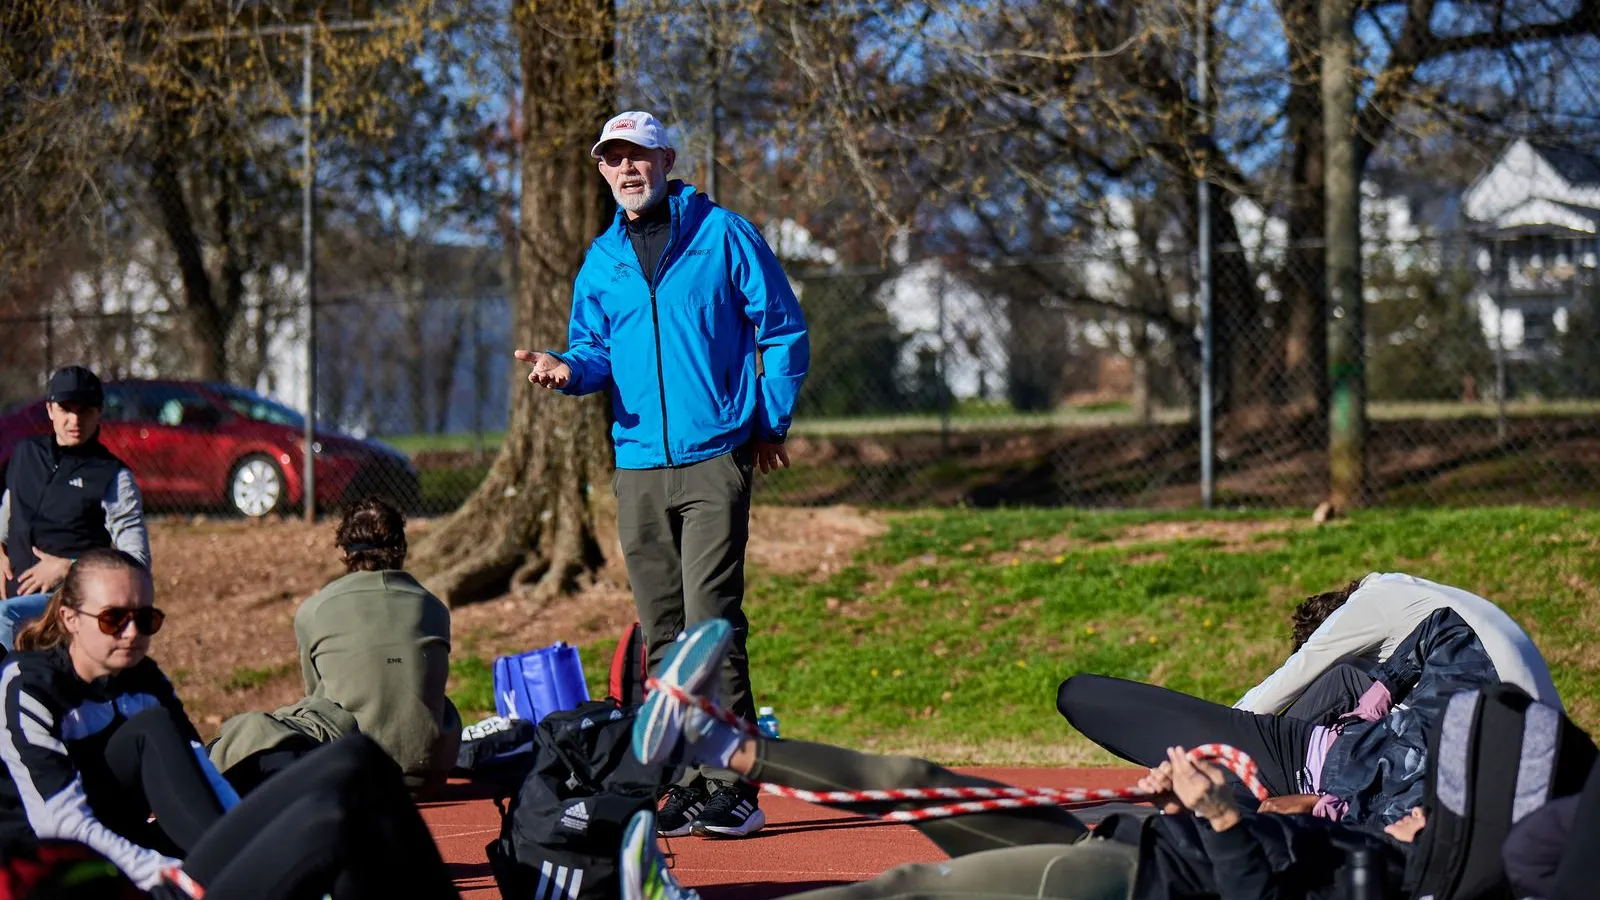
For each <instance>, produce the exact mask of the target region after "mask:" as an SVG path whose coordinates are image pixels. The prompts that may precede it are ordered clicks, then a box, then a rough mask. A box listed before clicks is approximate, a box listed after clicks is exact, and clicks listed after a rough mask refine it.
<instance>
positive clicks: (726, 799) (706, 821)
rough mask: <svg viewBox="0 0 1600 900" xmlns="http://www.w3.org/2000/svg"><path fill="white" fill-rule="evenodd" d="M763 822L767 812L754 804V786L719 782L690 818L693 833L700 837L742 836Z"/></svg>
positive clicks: (760, 825) (764, 822)
mask: <svg viewBox="0 0 1600 900" xmlns="http://www.w3.org/2000/svg"><path fill="white" fill-rule="evenodd" d="M766 824H767V814H766V813H764V812H762V811H761V807H759V806H757V805H756V788H755V785H750V784H744V783H743V782H740V783H737V784H729V785H723V786H721V787H718V788H717V791H716V793H714V794H712V795H711V799H710V800H708V801H707V802H706V808H705V809H703V810H701V811H700V815H699V816H698V817H696V818H695V820H694V833H695V834H698V835H700V836H701V837H744V836H745V835H748V834H755V833H756V832H758V831H760V830H761V828H762V826H764V825H766Z"/></svg>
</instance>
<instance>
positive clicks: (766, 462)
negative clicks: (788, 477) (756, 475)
mask: <svg viewBox="0 0 1600 900" xmlns="http://www.w3.org/2000/svg"><path fill="white" fill-rule="evenodd" d="M753 449H754V450H755V457H756V459H755V463H756V468H758V469H760V470H761V474H763V475H765V474H767V473H768V472H776V471H778V467H779V466H782V467H783V468H785V469H787V468H789V451H788V450H785V449H784V448H783V445H782V444H769V443H767V442H766V441H763V440H761V439H760V438H756V441H755V444H754V447H753Z"/></svg>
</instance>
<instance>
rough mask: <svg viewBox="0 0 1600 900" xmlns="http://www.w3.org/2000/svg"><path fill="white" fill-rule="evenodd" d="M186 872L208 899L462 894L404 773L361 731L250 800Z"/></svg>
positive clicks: (198, 848) (205, 842) (211, 836)
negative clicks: (423, 818) (451, 875)
mask: <svg viewBox="0 0 1600 900" xmlns="http://www.w3.org/2000/svg"><path fill="white" fill-rule="evenodd" d="M184 871H186V872H187V873H188V874H189V875H191V876H193V877H194V878H195V880H197V881H199V882H200V883H201V884H202V885H204V886H205V888H206V896H207V897H208V898H211V900H301V898H310V900H316V898H320V897H322V896H323V895H325V894H332V895H333V896H335V897H338V898H339V900H364V898H374V900H392V898H394V897H408V898H409V897H415V898H420V900H434V898H449V897H459V895H458V894H457V893H456V890H455V887H454V885H453V884H452V883H451V880H450V876H449V873H448V872H447V871H446V869H445V865H444V860H443V859H441V858H440V856H439V848H438V846H437V845H436V844H435V843H434V842H433V837H432V835H430V834H429V833H428V828H427V825H425V824H424V823H423V821H422V816H421V815H419V814H418V813H417V808H416V806H415V805H413V804H412V802H411V798H410V795H409V794H407V793H406V789H405V783H404V781H403V777H402V775H401V772H400V767H399V766H398V765H397V764H396V763H395V762H394V760H392V759H390V757H389V755H388V754H387V753H385V752H384V751H383V748H382V747H380V746H378V744H377V743H376V742H374V741H373V740H372V739H371V738H369V737H366V736H365V735H360V734H356V735H351V736H349V737H346V738H342V739H340V740H338V741H335V742H333V743H331V744H327V745H325V746H323V747H321V748H319V749H317V750H315V751H313V752H312V753H311V754H309V755H308V756H306V757H305V758H304V759H302V760H300V761H299V762H298V763H296V764H294V765H293V766H291V767H289V768H288V769H285V770H284V771H283V772H281V773H279V774H278V775H277V776H276V777H274V778H272V779H269V780H268V781H267V782H265V783H264V784H262V785H261V786H260V787H259V788H257V789H256V790H255V791H253V792H252V793H251V794H250V795H249V796H248V797H246V798H244V800H243V801H242V802H241V803H240V804H239V805H238V806H237V807H235V808H233V809H232V810H229V812H228V814H227V815H225V816H223V817H222V819H221V820H220V821H219V822H217V824H216V825H215V826H214V827H213V828H212V829H211V830H210V831H208V832H206V834H205V835H204V836H203V837H201V839H200V842H199V843H198V844H196V845H195V847H194V848H193V850H192V851H191V852H190V853H189V855H188V857H187V858H186V859H185V860H184Z"/></svg>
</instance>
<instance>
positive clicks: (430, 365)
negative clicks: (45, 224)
mask: <svg viewBox="0 0 1600 900" xmlns="http://www.w3.org/2000/svg"><path fill="white" fill-rule="evenodd" d="M1551 199H1553V198H1551ZM1502 205H1503V206H1508V207H1511V208H1512V209H1513V211H1514V209H1515V206H1514V205H1513V204H1511V203H1510V202H1509V201H1507V202H1505V203H1503V204H1502ZM1524 205H1525V204H1524ZM1368 209H1369V220H1370V221H1369V223H1368V225H1369V227H1368V232H1369V233H1368V246H1367V248H1366V254H1365V279H1366V300H1367V322H1366V330H1367V340H1366V365H1367V380H1368V395H1369V405H1368V415H1369V417H1370V419H1371V422H1372V425H1371V440H1370V445H1369V459H1370V465H1371V469H1372V472H1373V480H1374V491H1375V499H1376V500H1377V501H1378V502H1380V503H1391V504H1482V503H1523V502H1535V503H1538V502H1549V503H1580V504H1588V503H1594V502H1597V500H1600V322H1597V319H1596V315H1595V313H1596V305H1595V303H1596V297H1597V291H1600V285H1597V274H1596V273H1597V268H1596V253H1597V251H1600V244H1597V241H1596V238H1595V237H1594V236H1593V235H1592V234H1589V233H1585V232H1582V231H1577V230H1574V229H1571V228H1563V227H1560V223H1553V224H1552V223H1529V222H1526V221H1519V220H1517V219H1516V217H1515V216H1511V215H1509V214H1505V213H1501V214H1500V217H1499V218H1498V219H1489V220H1486V221H1482V222H1473V221H1470V220H1463V221H1459V222H1456V223H1453V225H1452V227H1451V228H1450V229H1449V230H1441V231H1436V232H1432V233H1422V231H1421V229H1419V228H1417V227H1416V226H1415V225H1414V224H1412V223H1411V220H1410V219H1409V218H1408V217H1407V213H1406V205H1405V201H1403V200H1399V199H1385V198H1382V197H1371V198H1369V202H1368ZM1385 214H1386V215H1387V216H1388V219H1387V221H1386V220H1385V218H1384V215H1385ZM1595 215H1596V216H1597V217H1600V211H1597V212H1596V214H1595ZM1241 217H1242V216H1241ZM1396 218H1399V219H1401V220H1402V225H1401V226H1395V225H1394V224H1393V222H1394V219H1396ZM1382 229H1389V232H1387V233H1386V232H1385V231H1383V230H1382ZM1273 231H1274V228H1273V223H1272V221H1271V219H1270V217H1262V218H1261V220H1260V222H1259V227H1258V229H1257V230H1256V232H1255V233H1254V234H1253V235H1252V234H1246V235H1244V236H1243V240H1241V242H1240V243H1239V245H1237V246H1232V247H1221V248H1219V249H1218V262H1217V265H1216V269H1217V271H1218V272H1219V273H1235V274H1236V275H1238V276H1242V277H1246V278H1247V281H1246V282H1244V284H1245V286H1246V287H1248V288H1249V289H1250V293H1251V295H1252V297H1253V298H1255V301H1256V305H1255V307H1254V309H1253V312H1252V314H1251V315H1249V316H1247V317H1242V318H1241V319H1238V320H1236V322H1237V323H1238V326H1242V327H1241V330H1239V331H1237V332H1235V333H1231V334H1218V335H1217V346H1218V347H1219V348H1221V351H1222V352H1220V353H1219V356H1218V358H1219V370H1220V371H1219V374H1218V382H1219V385H1222V387H1219V391H1218V394H1219V404H1218V409H1219V413H1220V415H1219V417H1218V426H1217V443H1216V447H1217V451H1216V453H1217V459H1216V496H1217V499H1218V502H1219V503H1220V504H1222V505H1225V506H1247V507H1257V508H1259V507H1282V506H1309V505H1314V504H1315V503H1316V502H1318V500H1319V499H1320V498H1321V497H1322V496H1323V495H1324V493H1325V491H1326V486H1327V474H1326V473H1327V453H1326V445H1327V431H1326V425H1325V422H1326V419H1325V413H1324V412H1323V411H1321V410H1319V409H1318V408H1317V405H1316V403H1315V399H1314V397H1305V396H1297V395H1296V393H1295V389H1296V385H1295V384H1294V380H1293V372H1292V371H1291V363H1292V360H1293V354H1294V352H1295V348H1294V346H1293V341H1292V337H1293V333H1292V329H1291V328H1290V327H1289V323H1288V322H1286V321H1284V320H1283V319H1284V316H1285V315H1286V313H1281V312H1280V310H1283V309H1285V308H1286V306H1287V304H1286V303H1284V300H1283V296H1284V294H1285V293H1286V292H1287V291H1289V290H1291V289H1292V282H1293V280H1294V277H1295V272H1294V271H1293V268H1292V265H1293V262H1294V261H1295V260H1296V259H1297V258H1300V257H1301V256H1302V255H1303V254H1299V253H1296V252H1294V251H1295V250H1296V249H1297V248H1291V247H1283V246H1280V247H1274V246H1272V245H1271V238H1270V235H1271V234H1272V232H1273ZM774 243H775V244H777V245H778V246H779V247H780V249H782V244H781V242H778V241H775V242H774ZM1300 249H1312V250H1314V249H1315V248H1300ZM429 254H430V256H429V257H428V258H427V259H425V260H423V261H422V263H421V264H420V265H418V266H416V267H415V270H416V271H419V272H424V273H426V275H425V277H421V278H417V279H411V280H409V281H406V280H404V279H402V280H400V281H397V282H396V283H395V284H391V285H389V286H387V287H385V288H384V289H382V290H369V291H364V292H363V291H360V290H357V288H359V287H360V286H361V285H359V284H355V283H352V282H351V280H350V279H348V278H343V279H342V278H341V277H340V276H338V275H336V274H333V273H330V275H329V276H328V283H327V284H326V285H324V286H323V300H322V301H321V303H320V305H319V307H318V311H317V354H316V360H317V361H316V365H317V371H318V378H317V398H318V399H317V402H318V421H319V423H320V427H321V428H322V429H324V430H325V433H319V439H318V442H317V454H316V456H317V475H316V482H317V496H318V500H319V503H320V504H321V505H324V506H337V505H338V504H339V503H340V502H342V501H344V500H346V499H349V498H351V497H352V496H355V495H359V494H364V493H385V494H389V495H391V496H393V497H395V498H397V499H401V500H404V501H405V502H406V503H407V504H409V505H410V506H411V507H412V508H413V509H415V510H418V511H420V512H424V513H428V514H438V513H443V512H447V511H449V510H451V509H453V508H454V507H455V506H457V505H458V504H459V503H460V502H461V501H462V500H463V499H464V498H465V497H466V496H467V495H468V494H469V493H470V492H471V490H472V489H473V488H474V487H475V486H476V485H477V483H478V482H479V481H480V480H481V479H482V477H483V475H484V473H485V472H486V471H487V468H488V464H489V462H490V460H491V459H492V457H493V453H494V451H495V450H496V448H497V445H498V442H499V439H500V436H501V434H502V433H503V429H504V428H505V423H506V410H507V408H508V402H509V391H510V390H512V389H514V387H515V382H514V381H513V379H514V377H515V375H514V374H513V373H512V372H511V363H512V361H511V360H510V357H509V350H510V349H511V345H512V340H511V336H510V333H509V322H510V320H511V316H510V308H509V306H508V303H509V300H508V298H507V296H506V292H505V289H504V281H503V280H502V278H501V276H500V269H499V267H498V266H497V263H496V260H495V258H494V254H493V253H492V251H488V250H484V249H481V248H462V247H433V248H429ZM1229 257H1233V258H1232V259H1230V258H1229ZM790 268H791V277H792V278H793V280H794V282H795V285H796V288H797V290H798V292H799V294H800V297H801V302H802V305H803V306H804V308H805V310H806V314H807V318H808V322H809V325H810V328H811V335H812V341H813V368H812V371H811V375H810V377H809V379H808V381H807V384H806V387H805V390H804V392H803V394H802V397H801V401H800V407H799V410H798V412H797V414H796V418H795V425H794V431H793V457H794V459H795V467H794V468H793V469H792V470H789V471H786V472H783V473H780V474H778V475H776V476H774V477H772V478H770V479H767V480H764V481H763V482H762V485H761V487H760V491H761V493H762V496H763V499H764V500H766V501H768V502H780V503H801V504H825V503H837V502H852V503H887V504H904V505H921V504H948V503H967V504H973V505H994V504H1075V505H1097V506H1120V507H1171V506H1194V505H1197V504H1198V502H1199V498H1200V475H1201V466H1200V455H1199V454H1200V445H1199V441H1198V433H1197V416H1196V412H1197V409H1198V399H1197V398H1198V391H1199V380H1200V376H1199V372H1198V350H1197V348H1198V344H1199V327H1200V325H1199V321H1198V316H1197V311H1196V307H1195V304H1194V302H1193V299H1192V294H1193V284H1194V278H1193V269H1194V257H1193V254H1192V253H1181V252H1178V253H1170V254H1165V255H1162V254H1155V255H1149V254H1105V253H1097V252H1092V251H1082V252H1072V253H1067V254H1064V255H1062V256H1059V257H1051V258H1040V259H1030V260H1016V259H1011V260H1004V261H1001V262H995V261H992V260H972V259H963V258H960V257H956V256H942V257H931V258H925V259H920V260H915V261H908V262H906V263H904V264H902V265H898V266H893V267H888V268H883V269H872V270H859V271H846V270H842V269H839V268H837V267H818V266H816V265H815V264H814V263H812V264H807V263H804V262H792V263H791V264H790ZM131 272H132V267H128V268H127V269H126V270H123V271H119V272H116V273H114V274H116V276H117V277H116V278H110V277H109V276H108V275H106V274H105V273H99V274H87V273H80V274H75V275H74V276H73V278H71V279H69V280H68V281H67V282H66V283H64V284H63V285H62V286H61V287H60V288H58V289H57V290H56V291H55V292H53V293H52V295H51V298H50V302H49V303H48V304H46V305H45V308H44V310H43V311H42V312H41V313H39V314H36V315H32V316H26V317H11V318H7V319H5V320H4V322H3V323H0V327H3V328H4V329H5V331H6V333H7V334H8V335H9V336H10V337H9V339H8V347H9V351H10V352H8V354H7V356H6V358H5V362H4V380H3V384H0V390H3V396H4V398H5V401H6V402H7V403H8V404H17V405H16V406H14V407H13V408H12V409H11V410H9V413H8V417H7V418H6V419H5V422H6V426H5V427H6V431H7V434H8V437H11V436H14V435H16V434H20V433H22V432H25V431H34V432H42V431H44V430H45V429H47V428H48V425H47V423H46V421H45V419H44V415H43V412H42V410H41V409H40V408H39V405H38V403H37V394H38V391H39V388H40V386H41V385H42V383H43V380H44V378H45V377H46V376H47V373H48V372H49V371H51V370H53V369H54V368H55V367H58V366H60V365H63V364H66V363H69V362H81V363H84V364H86V365H89V366H91V367H93V368H95V369H96V370H97V371H98V372H100V373H101V374H102V376H103V377H105V378H106V379H107V380H108V381H111V382H113V385H112V387H111V389H110V392H109V394H108V404H107V409H106V412H105V426H104V427H105V436H106V442H107V443H108V445H110V446H111V447H112V448H113V449H114V450H115V451H116V452H118V453H119V454H121V455H123V456H125V458H127V459H128V460H129V462H130V464H131V465H133V466H134V467H135V470H136V471H137V472H138V473H139V476H140V479H141V482H142V483H143V484H144V487H145V491H146V493H147V495H148V497H149V502H150V504H151V506H152V507H153V508H155V509H171V510H183V511H190V510H197V509H222V510H232V511H235V512H242V513H246V514H261V513H264V512H274V511H276V512H284V511H288V510H289V509H291V508H293V507H295V506H296V505H298V503H299V502H300V496H301V495H300V472H301V471H302V470H303V456H302V454H301V450H300V447H301V446H302V444H301V441H302V434H303V427H304V426H303V419H302V418H301V413H300V410H303V409H304V397H305V392H306V378H305V371H306V368H305V365H306V359H307V357H306V340H305V317H304V310H303V309H302V308H301V304H300V303H299V295H300V294H301V286H300V284H299V283H298V281H297V273H296V272H295V271H294V270H292V269H290V268H287V267H285V268H283V269H281V270H276V271H269V273H268V275H267V277H264V278H262V279H260V280H259V281H258V282H256V283H255V284H254V285H253V286H252V288H251V290H250V291H249V293H248V301H247V302H246V304H245V305H244V308H243V310H242V311H241V313H240V314H239V315H238V317H237V318H236V319H235V321H234V322H233V323H232V325H231V327H230V329H229V331H228V332H227V333H226V334H225V335H222V336H219V337H214V338H203V339H199V343H201V344H204V345H209V344H210V343H212V342H222V343H225V344H226V346H228V347H229V348H230V350H229V354H228V359H229V363H228V369H227V373H228V377H226V378H224V379H204V378H198V377H196V375H195V373H196V365H195V362H194V359H195V354H196V350H195V345H196V343H197V339H196V338H195V337H194V336H193V328H194V325H193V322H192V321H191V320H190V319H189V318H187V317H185V316H183V315H180V314H179V312H177V311H175V310H174V309H173V308H172V307H171V306H170V305H168V304H166V303H165V302H164V301H163V299H162V297H163V295H164V292H165V291H166V290H170V289H171V287H172V286H170V285H167V286H162V285H160V284H159V283H158V282H157V279H156V277H155V276H154V274H153V270H152V271H150V272H148V273H147V275H148V277H147V278H143V279H141V278H137V277H134V276H133V275H132V274H131ZM346 274H348V270H346ZM1239 290H1241V288H1240V285H1239V284H1235V283H1229V282H1228V281H1226V280H1225V279H1222V278H1219V280H1218V284H1217V287H1216V291H1217V295H1218V298H1219V300H1218V302H1219V303H1222V302H1226V301H1224V300H1223V298H1224V297H1225V296H1226V295H1228V294H1229V293H1230V292H1234V291H1239ZM1238 326H1236V327H1238Z"/></svg>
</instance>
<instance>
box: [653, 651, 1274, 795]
mask: <svg viewBox="0 0 1600 900" xmlns="http://www.w3.org/2000/svg"><path fill="white" fill-rule="evenodd" d="M646 687H647V688H648V689H650V690H659V691H661V692H662V693H664V694H666V695H667V696H669V697H672V698H673V699H675V700H677V701H679V702H680V703H684V704H686V705H690V706H694V707H696V708H698V709H700V710H701V711H702V712H704V713H705V714H706V715H709V716H711V717H713V718H715V719H717V720H718V721H720V722H725V723H727V724H728V725H731V726H733V727H734V728H737V729H739V730H740V731H742V732H744V733H745V734H749V735H751V736H757V735H759V732H758V731H757V730H756V729H755V728H754V727H753V726H751V725H750V723H748V722H746V721H744V720H743V719H741V718H739V717H738V716H736V715H734V714H733V713H731V712H729V711H727V710H725V709H723V708H721V707H719V706H717V705H716V704H714V703H712V702H710V701H709V700H707V699H705V698H703V697H694V696H691V695H689V694H687V693H685V692H684V691H683V690H682V689H680V688H678V687H676V686H675V685H669V684H661V683H660V682H658V681H656V680H655V679H653V678H652V679H650V680H649V681H648V682H647V683H646ZM1189 758H1190V759H1195V760H1206V761H1209V762H1214V763H1216V764H1217V765H1219V766H1221V767H1222V768H1224V769H1227V770H1228V771H1230V772H1232V773H1233V774H1235V775H1237V776H1238V777H1239V780H1240V781H1242V782H1244V786H1245V787H1246V788H1247V789H1249V791H1250V792H1251V793H1252V794H1255V796H1256V798H1257V799H1259V800H1265V799H1267V797H1268V795H1269V792H1268V791H1267V788H1266V785H1264V784H1262V783H1261V777H1260V774H1259V773H1258V772H1257V770H1256V763H1255V760H1253V759H1251V758H1250V756H1249V754H1247V753H1245V752H1243V751H1241V750H1238V749H1235V748H1234V747H1231V746H1229V745H1227V744H1206V745H1204V746H1200V747H1196V748H1194V749H1193V750H1190V751H1189ZM761 790H762V791H763V792H764V793H768V794H774V795H777V796H779V797H793V798H795V799H796V800H804V801H806V802H808V803H822V804H830V805H841V804H850V803H897V802H903V801H909V800H961V801H964V802H961V803H951V804H947V805H944V806H927V807H922V808H920V809H910V810H895V811H893V812H889V813H885V814H883V815H882V816H878V818H882V819H887V820H889V821H891V822H920V821H923V820H925V819H937V818H946V817H949V816H960V815H968V814H971V813H982V812H993V811H995V810H1000V809H1025V808H1029V807H1039V806H1061V805H1063V804H1073V803H1098V802H1103V801H1107V800H1147V799H1149V796H1150V795H1148V794H1146V793H1144V792H1143V791H1140V790H1139V789H1137V788H1115V789H1099V790H1089V789H1071V790H1060V789H1057V788H1019V787H932V788H894V789H889V790H867V791H803V790H800V789H798V788H791V787H783V786H781V785H776V784H763V785H761Z"/></svg>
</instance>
